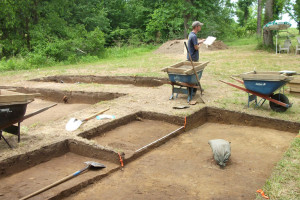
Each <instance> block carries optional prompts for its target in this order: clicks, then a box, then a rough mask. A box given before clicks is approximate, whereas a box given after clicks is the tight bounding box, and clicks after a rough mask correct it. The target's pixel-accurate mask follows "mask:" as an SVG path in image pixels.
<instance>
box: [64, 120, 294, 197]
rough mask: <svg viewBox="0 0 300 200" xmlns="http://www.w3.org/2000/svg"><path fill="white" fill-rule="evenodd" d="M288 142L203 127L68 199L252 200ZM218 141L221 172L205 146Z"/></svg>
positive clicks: (236, 128)
mask: <svg viewBox="0 0 300 200" xmlns="http://www.w3.org/2000/svg"><path fill="white" fill-rule="evenodd" d="M294 137H295V134H294V133H290V132H284V131H278V130H273V129H268V128H260V127H249V126H241V125H228V124H218V123H205V124H204V125H202V126H200V127H198V128H195V129H192V130H190V131H187V132H185V133H183V134H181V135H179V136H178V137H176V138H173V139H172V140H170V141H168V142H167V143H166V144H164V145H162V146H160V147H158V148H156V149H154V150H152V151H151V152H148V153H147V154H145V155H143V156H142V157H140V158H139V159H136V160H134V161H133V162H131V163H129V164H127V165H125V169H124V171H118V172H116V173H114V174H112V175H111V176H109V177H107V178H105V179H102V180H100V181H99V182H98V183H97V184H94V185H93V186H90V187H88V188H86V189H84V190H83V191H81V192H78V193H77V194H75V195H72V196H71V197H70V198H69V199H72V200H77V199H78V200H79V199H93V197H97V198H98V199H116V200H118V199H209V200H210V199H255V195H256V190H257V189H259V188H261V187H262V186H263V185H264V184H265V181H266V179H267V178H268V177H269V176H270V174H271V171H272V168H273V166H274V165H275V164H276V162H278V161H279V160H280V158H281V156H282V154H283V152H284V151H285V150H286V149H287V148H288V146H289V144H290V142H291V140H292V139H293V138H294ZM219 138H222V139H225V140H228V141H231V151H232V155H231V158H230V161H229V163H228V164H227V166H226V167H225V168H224V169H221V168H220V167H219V166H218V165H216V163H215V161H214V159H213V156H212V151H211V149H210V146H209V144H208V141H209V140H211V139H219ZM120 180H122V181H120Z"/></svg>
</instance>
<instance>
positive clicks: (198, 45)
mask: <svg viewBox="0 0 300 200" xmlns="http://www.w3.org/2000/svg"><path fill="white" fill-rule="evenodd" d="M204 41H205V39H202V40H200V41H199V43H198V44H197V45H194V48H195V49H196V50H198V49H199V47H200V44H202V43H203V42H204Z"/></svg>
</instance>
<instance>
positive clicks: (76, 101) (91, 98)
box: [1, 87, 126, 125]
mask: <svg viewBox="0 0 300 200" xmlns="http://www.w3.org/2000/svg"><path fill="white" fill-rule="evenodd" d="M1 88H2V89H7V88H9V89H13V91H15V92H18V93H25V94H28V93H39V94H41V96H40V97H36V98H35V100H34V101H33V102H32V103H30V104H28V106H27V112H26V113H27V114H28V113H31V112H34V111H36V110H39V109H42V108H44V107H47V106H50V105H52V104H53V103H57V105H56V106H55V107H52V108H51V109H49V110H47V111H45V112H42V113H40V114H38V115H36V116H34V117H31V118H28V119H26V120H25V121H24V122H23V123H22V124H24V125H32V124H37V123H45V122H48V121H53V120H57V119H59V118H61V117H64V116H66V115H69V114H71V113H74V112H76V111H78V110H82V109H85V108H88V107H89V106H90V105H92V104H96V103H98V102H101V101H109V100H113V99H115V98H118V97H121V96H124V95H126V94H123V93H109V92H84V91H64V90H54V89H45V88H25V87H1ZM64 97H66V98H67V101H66V103H65V102H64Z"/></svg>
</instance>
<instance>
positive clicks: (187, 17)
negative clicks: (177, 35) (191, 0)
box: [183, 15, 190, 39]
mask: <svg viewBox="0 0 300 200" xmlns="http://www.w3.org/2000/svg"><path fill="white" fill-rule="evenodd" d="M189 18H190V15H185V16H184V22H183V23H184V33H183V37H184V39H187V38H188V30H189V26H188V24H187V23H188V21H189Z"/></svg>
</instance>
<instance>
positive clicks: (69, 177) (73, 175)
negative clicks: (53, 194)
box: [20, 165, 90, 200]
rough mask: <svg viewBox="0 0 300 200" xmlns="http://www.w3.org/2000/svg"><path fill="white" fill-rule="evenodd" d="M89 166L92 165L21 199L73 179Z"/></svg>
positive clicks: (23, 199) (22, 199)
mask: <svg viewBox="0 0 300 200" xmlns="http://www.w3.org/2000/svg"><path fill="white" fill-rule="evenodd" d="M89 167H90V165H88V166H86V167H85V168H83V169H81V170H78V171H77V172H75V173H73V174H71V175H69V176H67V177H64V178H62V179H60V180H58V181H56V182H55V183H52V184H51V185H48V186H46V187H44V188H42V189H40V190H38V191H36V192H33V193H31V194H29V195H27V196H25V197H22V198H21V199H20V200H25V199H29V198H30V197H33V196H35V195H37V194H40V193H42V192H44V191H46V190H48V189H50V188H52V187H54V186H56V185H58V184H60V183H63V182H65V181H67V180H69V179H71V178H73V177H75V176H77V175H79V174H80V173H82V172H83V171H85V170H87V169H88V168H89Z"/></svg>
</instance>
